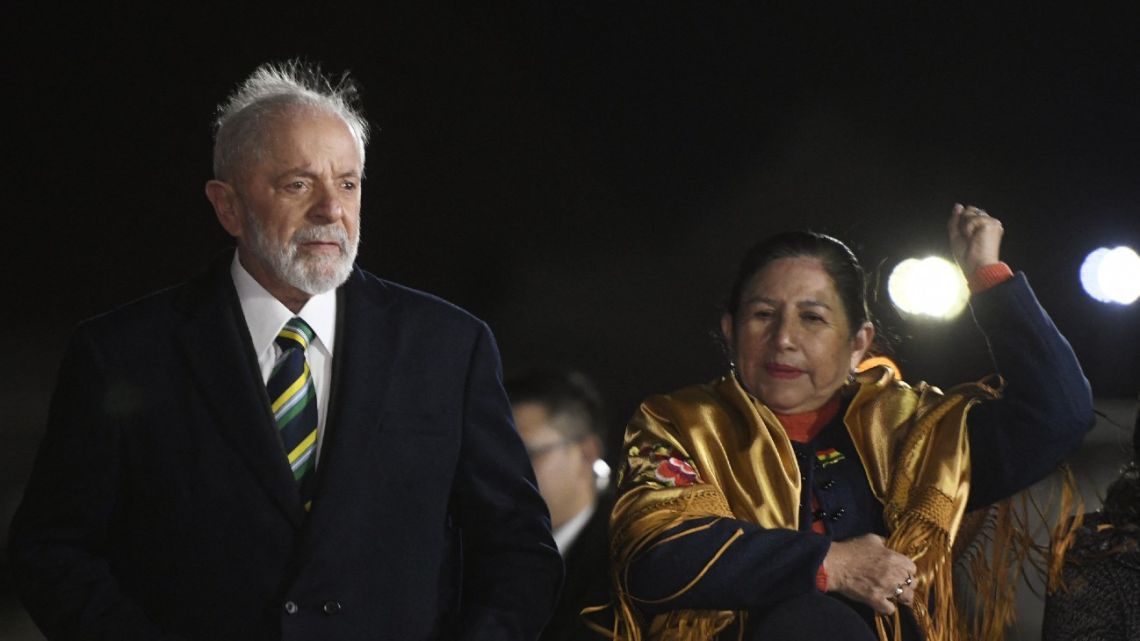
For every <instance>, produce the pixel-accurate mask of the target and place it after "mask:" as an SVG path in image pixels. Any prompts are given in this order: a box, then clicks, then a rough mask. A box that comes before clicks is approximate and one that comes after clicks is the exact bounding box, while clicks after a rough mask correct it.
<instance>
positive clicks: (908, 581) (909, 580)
mask: <svg viewBox="0 0 1140 641" xmlns="http://www.w3.org/2000/svg"><path fill="white" fill-rule="evenodd" d="M913 583H914V577H913V576H911V575H909V574H908V575H906V581H903V585H911V584H913Z"/></svg>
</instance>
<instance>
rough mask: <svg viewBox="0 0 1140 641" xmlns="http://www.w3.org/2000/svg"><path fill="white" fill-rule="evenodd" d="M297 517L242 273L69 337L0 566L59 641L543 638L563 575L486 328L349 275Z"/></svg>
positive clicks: (141, 305)
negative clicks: (307, 499)
mask: <svg viewBox="0 0 1140 641" xmlns="http://www.w3.org/2000/svg"><path fill="white" fill-rule="evenodd" d="M338 304H339V306H340V308H339V310H338V320H337V322H338V328H337V344H336V353H335V355H334V363H335V365H334V367H335V372H334V374H333V378H332V391H331V401H330V404H329V410H330V411H329V413H328V418H327V428H326V432H325V435H324V441H323V445H322V452H321V461H320V465H319V467H318V468H317V477H316V490H315V491H316V497H315V500H314V504H313V509H312V512H311V513H310V514H308V515H307V516H306V514H305V512H304V510H303V509H302V506H301V501H300V498H299V495H298V492H297V488H296V484H295V483H294V482H293V479H292V476H291V474H290V472H289V468H288V466H287V465H286V463H285V456H284V452H283V449H282V446H281V443H280V440H279V438H278V437H277V434H276V431H275V428H274V425H273V422H272V416H271V413H270V411H269V404H268V398H267V396H266V392H265V387H264V385H263V384H262V381H261V376H260V373H259V370H258V367H257V362H256V359H255V356H254V352H253V348H252V345H251V343H250V338H249V332H248V330H247V329H246V326H245V322H244V319H243V317H242V312H241V308H240V305H239V303H238V300H237V295H236V293H235V291H234V288H233V284H232V280H231V278H230V276H229V258H228V257H226V259H225V260H219V261H218V263H217V264H216V265H214V267H213V268H212V269H211V270H210V272H209V273H207V274H205V275H203V276H201V277H199V278H197V279H195V280H193V281H191V282H189V283H187V284H185V285H182V286H180V287H176V288H173V289H170V290H167V291H164V292H160V293H158V294H155V295H152V296H150V297H147V298H145V299H142V300H140V301H137V302H135V303H132V304H129V305H127V306H125V307H123V308H121V309H118V310H116V311H114V312H111V313H109V314H106V315H104V316H101V317H98V318H95V319H93V320H90V321H87V322H85V323H83V324H82V325H80V326H79V328H78V329H77V331H76V332H75V334H74V337H73V338H72V340H71V344H70V347H69V349H68V351H67V355H66V357H65V359H64V362H63V365H62V368H61V371H60V374H59V382H58V387H57V389H56V391H55V394H54V397H53V400H52V405H51V412H50V417H49V422H48V427H47V433H46V436H45V438H44V441H43V443H42V445H41V448H40V452H39V455H38V458H37V461H36V464H35V468H34V471H33V474H32V477H31V480H30V482H29V485H28V488H27V492H26V495H25V497H24V500H23V503H22V505H21V506H20V508H19V510H18V511H17V514H16V516H15V519H14V521H13V525H12V529H11V537H10V544H9V551H10V556H11V563H12V569H13V573H14V575H15V579H16V587H17V589H18V590H19V592H20V594H21V597H22V598H23V600H24V603H25V604H26V606H27V608H28V611H29V612H30V613H31V615H32V617H33V619H34V620H35V621H36V623H37V624H38V625H39V626H40V627H41V628H42V629H43V631H44V632H45V634H46V635H47V636H48V638H49V639H115V640H116V641H125V640H133V639H138V640H142V639H173V638H178V639H203V640H206V639H209V640H221V639H243V640H250V639H285V640H308V639H312V640H321V641H324V640H328V639H338V640H353V639H369V640H375V639H392V640H397V639H398V640H400V641H406V640H408V639H444V638H446V639H450V638H465V639H467V638H469V639H533V638H535V637H536V636H537V635H538V633H539V631H540V629H541V628H542V626H543V624H544V623H545V621H546V619H547V617H548V615H549V613H550V611H551V608H552V607H553V603H554V600H555V597H556V595H557V591H558V585H559V581H560V577H561V560H560V558H559V556H558V552H557V551H556V549H555V547H554V543H553V540H552V539H551V536H550V527H549V517H548V515H547V512H546V508H545V505H544V504H543V502H542V499H541V497H540V495H539V494H538V491H537V489H536V486H535V483H534V480H533V473H532V471H531V469H530V464H529V461H528V459H527V456H526V452H525V450H524V448H523V445H522V442H521V440H520V439H519V437H518V435H517V434H516V432H515V430H514V427H513V423H512V420H511V414H510V406H509V404H508V402H507V398H506V395H505V393H504V392H503V390H502V387H501V383H500V365H499V357H498V352H497V348H496V346H495V343H494V339H493V338H492V336H491V333H490V331H489V330H488V328H487V327H486V325H485V324H483V323H482V322H481V321H479V320H477V319H475V318H473V317H472V316H470V315H469V314H467V313H466V312H464V311H462V310H460V309H458V308H456V307H454V306H452V305H450V304H448V303H445V302H443V301H441V300H439V299H437V298H434V297H432V296H429V295H426V294H423V293H420V292H416V291H413V290H410V289H407V288H404V287H401V286H399V285H396V284H393V283H390V282H386V281H383V280H380V279H378V278H376V277H374V276H372V275H370V274H367V273H365V272H363V271H361V270H359V269H357V270H355V271H354V272H353V274H352V275H351V276H350V278H349V280H348V282H347V283H346V284H345V285H343V286H342V288H341V289H340V292H339V296H338Z"/></svg>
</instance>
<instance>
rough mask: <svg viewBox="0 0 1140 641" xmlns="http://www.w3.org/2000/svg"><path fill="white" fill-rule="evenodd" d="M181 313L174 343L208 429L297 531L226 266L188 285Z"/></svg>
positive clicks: (294, 506) (295, 510) (298, 512)
mask: <svg viewBox="0 0 1140 641" xmlns="http://www.w3.org/2000/svg"><path fill="white" fill-rule="evenodd" d="M223 262H224V264H222V263H223ZM186 310H187V314H188V321H187V323H186V324H185V325H184V326H183V327H182V328H180V331H179V332H178V339H179V341H180V343H181V345H182V348H183V353H184V354H185V356H186V360H187V362H188V363H189V367H190V373H191V377H192V379H193V383H194V384H195V385H196V386H197V387H198V389H199V390H201V393H202V396H203V397H204V399H205V402H206V404H207V406H208V409H209V411H210V413H211V414H212V415H213V416H214V417H215V419H216V420H215V422H214V425H215V426H216V427H217V429H218V430H219V431H220V432H221V435H222V437H223V438H224V439H225V440H226V441H227V442H228V443H229V444H230V445H231V446H232V447H233V448H234V450H236V451H237V452H238V454H239V455H240V456H241V458H242V459H243V460H244V461H245V463H246V465H247V466H248V467H249V469H250V471H251V472H252V473H253V475H254V476H255V477H256V478H257V479H258V481H259V482H260V484H261V485H262V487H263V488H264V489H265V491H266V493H267V494H268V495H269V496H270V497H271V498H272V500H273V501H274V502H275V503H276V504H277V505H278V507H280V508H281V510H282V512H284V513H285V515H286V516H287V517H288V518H289V520H290V521H291V522H292V523H293V525H294V526H296V527H300V526H301V525H302V524H303V522H304V510H303V509H302V507H301V499H300V494H299V493H298V491H297V484H296V482H295V481H294V480H293V476H292V474H291V473H290V471H289V466H288V465H287V463H286V458H285V452H284V449H283V448H282V445H281V440H280V438H278V436H277V432H276V429H275V428H274V425H273V418H272V416H271V414H270V412H269V400H268V398H267V397H266V393H265V387H264V385H262V384H261V375H260V369H259V368H258V365H257V361H256V357H255V355H254V352H253V345H252V344H251V342H250V338H249V330H248V329H247V328H246V324H245V319H244V318H243V317H242V315H241V307H240V304H239V303H238V300H237V293H236V292H235V291H234V287H233V281H232V279H231V277H230V274H229V261H228V260H227V261H220V260H219V261H218V264H217V265H215V266H214V268H213V269H212V270H211V271H210V272H209V273H208V274H207V275H205V276H204V277H202V278H201V279H200V282H196V283H192V284H191V287H189V288H188V291H187V296H186Z"/></svg>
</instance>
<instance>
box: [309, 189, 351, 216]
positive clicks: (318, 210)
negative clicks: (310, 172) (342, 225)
mask: <svg viewBox="0 0 1140 641" xmlns="http://www.w3.org/2000/svg"><path fill="white" fill-rule="evenodd" d="M309 214H310V215H311V216H313V217H315V218H317V219H319V220H321V221H322V222H330V223H331V222H336V221H338V220H340V219H341V218H343V217H344V214H345V203H344V199H343V197H342V196H341V194H340V193H339V192H337V190H335V189H333V188H331V187H328V186H321V187H319V188H318V189H317V193H316V202H314V203H313V207H312V208H311V209H310V211H309Z"/></svg>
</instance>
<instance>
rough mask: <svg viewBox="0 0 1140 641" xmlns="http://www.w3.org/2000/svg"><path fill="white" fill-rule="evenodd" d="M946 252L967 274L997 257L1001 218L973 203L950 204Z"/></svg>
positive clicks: (995, 259)
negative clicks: (948, 237) (947, 247)
mask: <svg viewBox="0 0 1140 641" xmlns="http://www.w3.org/2000/svg"><path fill="white" fill-rule="evenodd" d="M949 229H950V252H951V253H952V254H954V260H956V261H958V266H959V267H960V268H962V273H963V274H965V275H966V276H967V277H969V276H971V275H973V273H974V272H975V271H977V269H978V268H979V267H984V266H986V265H992V264H994V263H996V262H998V261H999V260H1001V259H1000V258H999V256H1000V250H1001V236H1002V234H1003V233H1004V231H1005V230H1004V229H1003V228H1002V226H1001V221H1000V220H998V219H996V218H994V217H993V216H990V215H989V214H987V213H986V212H985V210H983V209H978V208H977V207H974V206H973V205H960V204H956V205H954V209H953V210H952V211H951V212H950V223H949Z"/></svg>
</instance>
